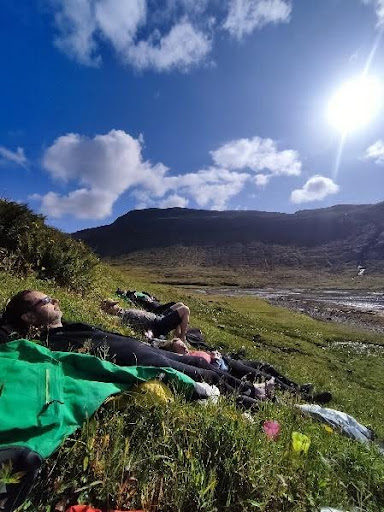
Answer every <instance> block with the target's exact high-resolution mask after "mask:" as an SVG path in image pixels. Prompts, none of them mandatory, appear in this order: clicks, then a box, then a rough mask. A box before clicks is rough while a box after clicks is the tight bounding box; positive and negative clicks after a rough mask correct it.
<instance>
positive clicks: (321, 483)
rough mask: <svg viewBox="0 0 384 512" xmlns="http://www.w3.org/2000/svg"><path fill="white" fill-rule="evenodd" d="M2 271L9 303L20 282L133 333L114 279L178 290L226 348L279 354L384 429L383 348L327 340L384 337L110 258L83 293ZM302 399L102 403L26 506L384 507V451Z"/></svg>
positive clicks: (286, 367) (285, 367)
mask: <svg viewBox="0 0 384 512" xmlns="http://www.w3.org/2000/svg"><path fill="white" fill-rule="evenodd" d="M1 278H2V283H3V286H2V287H1V291H0V301H1V303H2V304H4V303H5V301H6V299H7V298H8V297H10V296H11V295H12V294H13V293H15V292H16V291H18V290H20V289H23V288H38V289H40V290H43V291H45V292H47V293H49V294H52V295H55V296H57V297H58V298H59V299H60V301H61V304H62V309H63V310H64V313H65V317H66V318H67V319H68V320H72V321H75V320H77V321H84V322H89V323H93V324H98V325H100V326H102V327H104V328H107V329H113V330H119V331H121V332H124V333H131V332H132V331H130V330H129V329H128V328H122V326H121V325H120V323H119V321H118V320H116V319H114V318H111V317H108V316H107V315H106V314H104V313H102V312H101V311H100V308H99V303H100V300H101V299H102V298H105V297H108V296H111V295H113V293H114V291H115V289H116V288H117V286H120V287H122V288H127V289H139V290H143V289H144V290H148V291H151V292H153V293H154V294H155V295H157V296H158V297H159V298H160V299H162V300H163V301H167V300H170V299H174V300H176V299H177V300H182V301H184V302H185V303H187V304H188V305H189V306H190V307H191V311H192V316H191V324H192V325H193V326H199V327H201V328H202V330H203V332H204V334H205V336H206V339H207V342H208V343H209V344H212V345H214V346H217V347H222V348H223V351H225V352H229V351H233V350H242V351H243V352H244V354H245V357H247V358H250V359H263V360H265V361H267V362H270V363H272V364H275V365H276V366H277V367H278V368H279V369H280V370H282V371H283V372H284V373H286V374H287V375H288V376H290V377H292V378H293V379H296V380H298V381H299V382H308V381H309V382H313V383H314V384H315V386H316V388H317V389H329V390H330V391H331V392H332V393H333V395H334V400H333V402H331V406H332V407H334V408H336V409H341V410H343V411H345V412H348V413H350V414H352V415H353V416H355V417H356V419H357V420H359V421H361V422H362V423H365V424H366V425H369V426H371V427H372V428H373V429H374V430H375V431H376V432H377V433H378V434H379V435H380V436H383V435H384V429H383V424H384V408H383V398H382V397H383V392H384V389H383V388H384V363H383V356H382V355H380V354H378V355H369V356H366V355H361V354H358V353H355V352H353V350H350V349H349V348H346V349H344V348H343V349H341V348H337V346H336V348H331V343H334V342H337V341H346V340H351V341H355V342H356V341H362V342H365V343H378V344H380V343H381V344H382V343H383V341H382V339H381V338H380V337H379V336H378V335H370V334H365V333H361V332H358V331H354V330H350V329H347V328H346V327H344V326H336V325H333V324H326V323H322V322H318V321H315V320H312V319H310V318H308V317H306V316H304V315H300V314H297V313H292V312H289V311H287V310H285V309H281V308H276V307H273V306H270V305H268V304H267V303H265V302H264V301H261V300H258V299H255V298H252V297H248V298H231V297H218V296H217V297H215V296H202V295H199V294H197V293H194V292H192V291H190V290H188V289H186V290H183V289H181V288H175V287H174V286H170V285H165V284H160V283H159V282H155V281H156V279H154V275H153V274H150V273H148V274H147V275H145V274H141V275H140V274H138V273H135V274H134V273H128V272H124V273H122V272H121V271H120V270H119V269H116V268H111V267H107V266H106V267H103V268H102V269H101V271H100V275H99V279H98V281H97V284H96V285H95V286H94V287H93V289H92V290H90V291H89V292H88V293H86V294H83V295H81V294H75V293H73V292H70V291H68V290H66V289H63V288H59V287H57V286H55V285H54V283H53V282H47V281H38V280H36V279H34V278H33V277H32V276H31V277H29V278H27V279H18V278H16V277H11V276H9V275H8V274H2V275H1ZM255 334H257V335H259V336H258V337H257V339H256V343H255V342H253V341H252V340H253V336H254V335H255ZM332 346H333V345H332ZM287 349H288V350H287ZM294 405H295V401H294V399H293V398H292V397H288V396H280V403H279V404H272V403H265V404H262V405H261V408H260V411H259V412H258V413H257V414H256V415H254V422H250V421H249V420H248V419H246V418H244V417H243V416H242V414H241V411H238V410H237V409H235V407H234V406H233V404H232V403H231V401H230V400H228V399H222V400H221V401H220V403H219V405H209V406H208V407H204V406H202V405H199V404H190V403H185V402H184V401H183V400H182V399H181V398H180V397H178V398H177V399H176V401H175V402H174V403H170V404H167V405H158V406H149V405H145V404H143V403H134V402H132V403H130V404H128V405H126V406H125V408H124V409H123V410H120V411H118V410H115V409H114V406H110V407H108V408H106V407H104V408H102V409H101V410H100V412H99V413H98V414H97V415H96V416H95V417H94V418H91V419H90V420H89V421H88V422H87V424H86V425H85V426H84V427H83V429H82V430H81V431H79V432H78V433H77V434H76V435H75V436H73V437H71V439H68V440H66V441H65V442H64V444H63V446H62V448H61V449H60V450H59V452H58V453H57V454H55V455H54V456H52V457H51V458H50V460H49V461H48V463H47V464H46V465H45V467H44V470H43V473H42V475H41V478H40V483H39V485H38V487H37V488H36V489H35V490H34V492H33V493H32V494H31V497H30V501H29V502H28V503H26V504H25V505H24V507H23V510H24V511H28V512H32V511H36V510H39V511H43V510H44V511H45V510H49V507H50V506H52V505H55V504H56V503H57V502H60V501H63V500H64V501H66V500H67V501H68V500H69V501H71V502H72V503H74V502H75V501H78V502H83V503H92V504H93V505H95V506H99V507H103V508H120V509H122V510H124V509H128V508H135V507H136V508H140V507H144V508H146V509H147V510H151V511H159V512H162V511H165V512H167V511H169V512H174V511H175V512H176V511H183V512H184V511H185V512H190V511H204V512H213V511H220V512H221V511H228V512H229V511H231V512H232V511H236V512H237V511H239V512H240V511H243V510H256V511H268V512H280V511H292V512H306V511H312V510H318V508H319V506H320V505H328V506H334V507H338V508H341V509H345V510H349V509H350V508H351V507H352V506H357V507H360V508H358V510H361V511H369V512H379V511H381V510H383V508H384V457H383V456H381V455H379V454H378V452H377V451H376V450H375V449H369V448H367V447H365V446H362V445H360V444H359V443H357V442H355V441H351V440H349V439H347V438H345V437H343V436H341V435H339V434H338V433H336V432H331V433H329V432H327V431H326V430H325V429H324V428H323V426H322V425H320V424H319V423H317V422H315V421H312V420H310V419H308V418H304V417H302V416H301V414H300V413H299V412H298V411H297V409H296V408H295V407H294ZM271 419H273V420H277V421H279V422H280V424H281V426H282V432H281V437H280V439H279V440H278V441H277V442H269V441H267V439H266V437H265V434H264V433H263V431H262V423H263V421H264V420H271ZM292 431H298V432H302V433H304V434H306V435H307V436H308V437H310V439H311V446H310V449H309V452H308V454H307V455H306V456H294V455H293V453H292V451H291V448H290V446H291V433H292ZM47 507H48V508H47Z"/></svg>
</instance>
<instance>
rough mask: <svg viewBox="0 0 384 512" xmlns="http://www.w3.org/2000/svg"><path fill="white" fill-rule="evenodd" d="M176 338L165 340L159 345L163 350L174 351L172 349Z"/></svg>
mask: <svg viewBox="0 0 384 512" xmlns="http://www.w3.org/2000/svg"><path fill="white" fill-rule="evenodd" d="M174 341H175V340H165V341H162V342H161V343H160V345H159V348H161V349H162V350H168V352H173V350H172V347H173V342H174Z"/></svg>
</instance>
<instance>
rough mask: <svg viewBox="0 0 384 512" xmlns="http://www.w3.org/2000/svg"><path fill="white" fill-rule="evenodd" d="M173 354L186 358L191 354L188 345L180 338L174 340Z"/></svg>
mask: <svg viewBox="0 0 384 512" xmlns="http://www.w3.org/2000/svg"><path fill="white" fill-rule="evenodd" d="M171 343H172V345H171V346H172V349H171V350H172V352H175V353H176V354H180V355H182V356H185V355H187V354H188V353H189V350H188V347H187V345H186V344H185V343H184V341H182V340H181V339H180V338H173V340H172V342H171Z"/></svg>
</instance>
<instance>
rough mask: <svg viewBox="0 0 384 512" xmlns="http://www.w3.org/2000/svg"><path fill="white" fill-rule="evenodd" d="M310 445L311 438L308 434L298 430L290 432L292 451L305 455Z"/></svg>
mask: <svg viewBox="0 0 384 512" xmlns="http://www.w3.org/2000/svg"><path fill="white" fill-rule="evenodd" d="M310 445H311V440H310V438H309V437H308V436H306V435H305V434H301V433H300V432H292V449H293V451H294V452H296V453H299V454H303V455H305V454H307V453H308V450H309V447H310Z"/></svg>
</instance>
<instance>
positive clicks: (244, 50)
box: [0, 0, 384, 231]
mask: <svg viewBox="0 0 384 512" xmlns="http://www.w3.org/2000/svg"><path fill="white" fill-rule="evenodd" d="M383 25H384V0H321V1H320V0H292V1H290V0H38V1H34V2H31V1H30V0H19V1H18V2H15V1H14V0H1V1H0V62H1V70H2V79H1V82H0V112H1V115H0V176H1V182H0V194H1V196H2V197H6V198H8V199H12V200H17V201H22V202H26V203H28V204H29V205H30V206H31V207H32V208H33V210H35V211H36V212H40V213H43V214H44V215H46V217H47V219H48V222H49V223H50V224H51V225H54V226H56V227H59V228H60V229H63V230H65V231H75V230H77V229H82V228H85V227H91V226H98V225H101V224H108V223H110V222H112V221H113V220H114V219H115V218H116V217H118V216H119V215H122V214H123V213H126V212H127V211H129V210H131V209H134V208H147V207H161V208H165V207H171V206H181V207H190V208H203V209H252V210H267V211H280V212H294V211H297V210H299V209H308V208H322V207H326V206H330V205H333V204H341V203H373V202H378V201H382V200H383V190H384V168H383V165H384V116H383V109H382V107H380V106H378V107H377V111H376V112H375V116H374V117H373V118H372V120H371V122H370V123H368V124H367V125H366V126H365V127H361V128H360V129H357V130H355V131H352V132H351V133H349V134H348V135H347V137H346V138H345V140H344V143H343V147H342V152H341V158H340V162H339V165H337V164H336V161H337V155H338V151H339V148H340V141H341V133H340V131H339V130H337V129H336V128H335V126H334V125H332V124H331V123H330V122H329V119H328V118H327V115H326V113H327V108H328V104H329V100H330V98H331V97H332V95H333V94H334V93H335V91H337V90H338V88H339V87H340V86H341V85H342V84H343V83H345V82H346V81H348V80H350V79H353V78H354V77H357V76H360V75H361V74H362V73H363V72H364V70H366V72H368V74H369V75H370V76H373V77H376V79H377V80H379V81H380V82H381V83H384V58H383V57H384V55H383V53H384V52H383V50H384V46H383V45H384V40H383V39H382V38H381V33H382V27H383ZM370 55H371V56H372V58H371V60H370V61H369V56H370ZM368 61H369V69H368V70H367V62H368ZM352 107H353V105H351V108H352Z"/></svg>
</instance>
